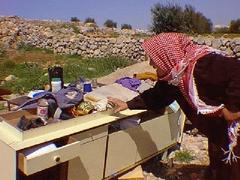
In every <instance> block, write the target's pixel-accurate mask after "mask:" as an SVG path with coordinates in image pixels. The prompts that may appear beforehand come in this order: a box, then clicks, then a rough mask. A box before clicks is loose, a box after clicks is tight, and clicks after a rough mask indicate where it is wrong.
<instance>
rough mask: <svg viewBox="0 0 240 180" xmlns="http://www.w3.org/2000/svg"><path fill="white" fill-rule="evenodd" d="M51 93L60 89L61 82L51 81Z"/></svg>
mask: <svg viewBox="0 0 240 180" xmlns="http://www.w3.org/2000/svg"><path fill="white" fill-rule="evenodd" d="M51 85H52V92H53V93H57V92H58V91H59V90H60V89H61V88H62V82H61V81H52V82H51Z"/></svg>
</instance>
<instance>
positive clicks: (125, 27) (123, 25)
mask: <svg viewBox="0 0 240 180" xmlns="http://www.w3.org/2000/svg"><path fill="white" fill-rule="evenodd" d="M121 29H132V26H131V25H130V24H122V25H121Z"/></svg>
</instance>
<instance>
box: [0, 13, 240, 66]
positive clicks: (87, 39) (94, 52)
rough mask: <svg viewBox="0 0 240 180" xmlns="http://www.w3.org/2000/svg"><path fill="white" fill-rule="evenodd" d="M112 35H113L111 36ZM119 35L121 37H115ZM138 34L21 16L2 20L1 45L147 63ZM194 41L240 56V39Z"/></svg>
mask: <svg viewBox="0 0 240 180" xmlns="http://www.w3.org/2000/svg"><path fill="white" fill-rule="evenodd" d="M109 32H110V33H109ZM114 33H115V34H116V33H117V37H115V38H114V37H111V36H113V35H112V34H114ZM133 35H134V31H131V32H130V33H126V32H125V31H119V30H114V29H111V30H109V29H108V30H106V29H100V28H98V27H95V26H89V27H88V26H87V27H86V26H85V25H84V24H82V23H77V24H76V23H69V22H68V23H67V22H53V21H29V20H25V19H22V18H19V17H2V18H0V43H1V45H2V47H4V48H17V47H18V46H19V45H21V44H29V45H32V46H36V47H39V48H45V49H50V50H53V52H54V53H59V54H78V55H81V56H83V57H106V56H121V57H125V58H128V59H132V60H137V61H142V60H144V52H143V50H142V48H141V43H142V42H143V41H144V39H139V38H134V36H133ZM193 40H194V41H195V42H196V43H198V44H206V45H209V46H212V47H214V48H217V49H220V50H223V51H225V52H227V54H229V55H234V56H237V57H240V38H234V39H227V38H224V37H221V38H214V37H212V36H205V37H203V36H197V37H194V38H193Z"/></svg>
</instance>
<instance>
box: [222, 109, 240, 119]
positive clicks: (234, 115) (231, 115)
mask: <svg viewBox="0 0 240 180" xmlns="http://www.w3.org/2000/svg"><path fill="white" fill-rule="evenodd" d="M222 116H223V117H224V118H225V119H226V120H227V121H235V120H237V119H240V112H235V113H233V112H231V111H229V110H228V109H227V108H223V110H222Z"/></svg>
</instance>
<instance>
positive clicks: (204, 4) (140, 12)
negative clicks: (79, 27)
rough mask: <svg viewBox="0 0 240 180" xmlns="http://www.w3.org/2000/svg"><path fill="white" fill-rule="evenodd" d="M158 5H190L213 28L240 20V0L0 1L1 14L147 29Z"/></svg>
mask: <svg viewBox="0 0 240 180" xmlns="http://www.w3.org/2000/svg"><path fill="white" fill-rule="evenodd" d="M158 2H159V3H161V4H166V3H167V2H171V3H177V4H178V5H180V6H183V7H184V5H185V4H190V5H192V6H193V7H194V8H195V10H196V11H199V12H201V13H203V15H204V16H205V17H207V18H209V19H211V21H212V22H213V24H214V25H219V24H220V25H228V24H229V22H230V21H231V20H233V19H237V18H240V0H169V1H167V0H0V15H18V16H21V17H24V18H28V19H58V20H70V18H71V17H78V18H79V19H80V20H82V21H84V20H85V19H86V18H87V17H92V18H94V19H95V21H96V22H97V24H98V25H99V26H102V24H103V23H104V22H105V21H106V20H107V19H112V20H113V21H115V22H117V23H118V25H119V26H120V25H121V24H123V23H127V24H131V25H132V26H133V27H134V28H144V29H145V28H148V27H149V26H150V25H151V12H150V9H151V7H153V6H154V4H156V3H158Z"/></svg>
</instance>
